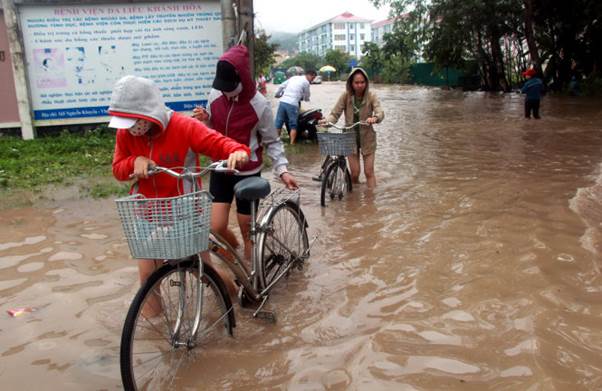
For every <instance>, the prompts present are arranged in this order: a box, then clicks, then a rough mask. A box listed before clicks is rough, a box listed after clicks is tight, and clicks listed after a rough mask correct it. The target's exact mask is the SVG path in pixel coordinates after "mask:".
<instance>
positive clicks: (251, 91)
mask: <svg viewBox="0 0 602 391" xmlns="http://www.w3.org/2000/svg"><path fill="white" fill-rule="evenodd" d="M220 61H227V62H229V63H230V64H232V66H234V68H235V69H236V71H237V72H238V76H239V78H240V82H241V84H242V91H241V93H240V94H239V95H238V96H237V97H236V98H234V99H229V98H228V97H227V96H225V95H224V94H222V93H221V92H220V91H217V90H212V91H211V94H210V96H209V105H208V107H207V109H208V111H209V114H210V120H209V121H210V124H211V127H212V128H214V129H215V130H217V131H218V132H220V133H222V134H224V135H226V136H228V137H231V138H233V139H234V140H236V141H238V142H239V143H241V144H244V145H247V146H249V148H250V152H251V159H250V161H249V162H248V163H247V164H246V165H245V166H243V167H241V169H240V171H241V174H242V175H248V174H252V173H255V172H258V171H260V169H261V166H262V163H263V148H264V147H265V148H266V150H267V153H268V155H269V156H270V157H271V158H272V161H273V166H274V172H275V173H276V175H280V174H282V173H283V172H286V171H287V168H286V166H287V164H288V160H287V159H286V157H285V155H284V146H283V145H282V141H281V140H280V137H279V136H278V133H277V131H276V129H275V128H274V119H273V114H272V108H271V105H270V103H269V101H268V100H267V99H266V98H265V97H264V96H263V95H262V94H260V93H259V92H257V89H256V86H255V82H254V81H253V78H252V77H251V71H250V68H249V52H248V50H247V48H246V47H245V46H243V45H239V46H234V47H232V48H230V49H228V50H227V51H226V52H225V53H224V54H223V55H222V56H221V57H220Z"/></svg>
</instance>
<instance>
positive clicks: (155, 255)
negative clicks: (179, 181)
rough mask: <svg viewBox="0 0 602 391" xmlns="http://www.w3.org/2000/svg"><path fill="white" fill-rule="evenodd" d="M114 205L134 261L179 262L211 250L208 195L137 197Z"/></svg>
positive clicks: (209, 201)
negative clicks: (166, 260)
mask: <svg viewBox="0 0 602 391" xmlns="http://www.w3.org/2000/svg"><path fill="white" fill-rule="evenodd" d="M115 202H116V204H117V212H118V213H119V217H120V218H121V225H122V227H123V233H124V234H125V238H126V240H127V242H128V246H129V248H130V252H131V254H132V257H134V258H142V259H180V258H184V257H187V256H190V255H193V254H196V253H198V252H201V251H205V250H206V249H207V247H208V242H209V230H210V225H211V195H210V194H209V193H208V192H206V191H197V192H193V193H188V194H184V195H181V196H177V197H170V198H146V197H144V196H143V195H140V194H136V195H131V196H128V197H123V198H119V199H117V200H115Z"/></svg>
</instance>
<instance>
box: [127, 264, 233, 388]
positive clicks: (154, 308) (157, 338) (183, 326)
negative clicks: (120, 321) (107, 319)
mask: <svg viewBox="0 0 602 391" xmlns="http://www.w3.org/2000/svg"><path fill="white" fill-rule="evenodd" d="M198 272H199V269H198V261H193V260H187V261H181V262H178V263H176V264H166V265H164V266H162V267H161V268H160V269H158V270H157V271H155V272H154V273H153V274H152V275H151V276H150V277H149V279H148V280H147V281H146V283H145V284H144V285H143V286H142V287H141V288H140V290H139V291H138V293H137V294H136V296H135V297H134V300H133V302H132V304H131V306H130V309H129V311H128V314H127V316H126V319H125V323H124V326H123V332H122V335H121V350H120V365H121V379H122V381H123V386H124V389H125V390H146V389H161V390H163V389H169V388H172V387H175V388H178V387H177V386H176V383H177V380H178V379H179V378H180V377H182V374H183V373H185V372H186V370H187V369H188V368H187V367H190V365H187V364H191V362H192V361H194V360H193V359H194V356H195V353H197V352H199V351H200V350H201V349H200V348H201V347H202V346H203V344H204V343H205V342H211V343H212V344H219V339H220V338H223V337H224V336H225V334H226V332H227V333H229V334H232V328H233V327H234V325H235V324H234V313H233V311H232V303H231V301H230V297H229V296H228V294H227V291H226V289H225V287H224V283H223V281H222V280H221V279H220V278H219V276H218V275H217V273H216V272H215V271H214V270H213V269H212V268H211V267H209V266H207V265H205V266H204V267H203V277H202V278H201V282H202V284H201V285H202V287H201V289H200V290H199V284H198V279H197V276H198ZM199 297H200V300H201V305H202V308H201V323H200V326H199V330H198V332H197V334H196V337H195V339H194V340H191V335H190V334H191V330H192V328H193V323H194V318H195V314H196V306H197V303H198V300H199ZM143 309H144V311H143ZM153 312H154V313H153ZM177 322H180V327H179V332H178V333H177V334H176V333H174V330H175V329H176V324H177ZM224 328H225V329H224ZM195 347H196V348H197V349H194V348H195Z"/></svg>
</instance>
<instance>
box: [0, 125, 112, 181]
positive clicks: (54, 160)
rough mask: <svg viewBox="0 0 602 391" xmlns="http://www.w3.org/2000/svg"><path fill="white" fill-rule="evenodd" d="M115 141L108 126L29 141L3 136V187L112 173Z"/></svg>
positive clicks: (0, 148) (0, 161)
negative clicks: (81, 132)
mask: <svg viewBox="0 0 602 391" xmlns="http://www.w3.org/2000/svg"><path fill="white" fill-rule="evenodd" d="M114 143H115V136H114V132H110V131H108V130H107V129H106V128H97V129H95V130H93V131H89V132H85V133H84V134H71V133H68V132H63V133H61V134H59V135H55V136H45V137H39V138H36V139H35V140H28V141H25V140H22V139H21V138H19V137H7V136H3V137H0V188H2V189H4V190H16V189H21V190H36V189H38V188H40V187H42V186H45V185H49V184H71V183H72V182H71V181H72V180H73V179H74V178H82V177H83V178H96V177H107V176H110V175H111V160H112V158H113V146H114Z"/></svg>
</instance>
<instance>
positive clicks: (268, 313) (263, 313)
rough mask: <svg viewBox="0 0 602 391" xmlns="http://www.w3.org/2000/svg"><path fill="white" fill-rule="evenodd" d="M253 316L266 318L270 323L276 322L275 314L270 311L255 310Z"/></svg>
mask: <svg viewBox="0 0 602 391" xmlns="http://www.w3.org/2000/svg"><path fill="white" fill-rule="evenodd" d="M253 316H254V317H256V318H258V319H262V320H267V321H268V322H270V323H276V314H275V313H274V312H272V311H257V312H256V313H255V314H254V315H253Z"/></svg>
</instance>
